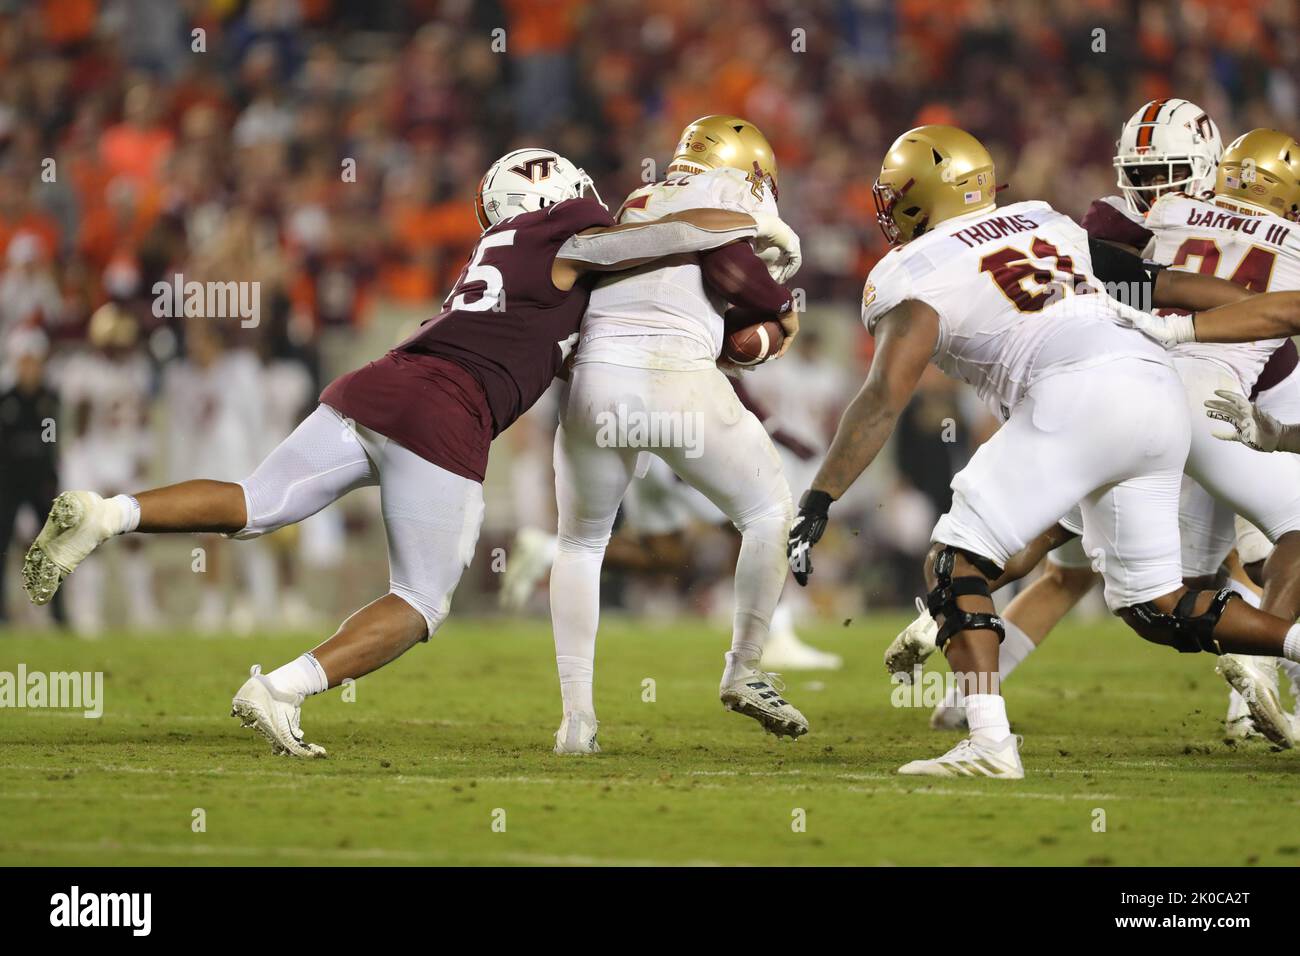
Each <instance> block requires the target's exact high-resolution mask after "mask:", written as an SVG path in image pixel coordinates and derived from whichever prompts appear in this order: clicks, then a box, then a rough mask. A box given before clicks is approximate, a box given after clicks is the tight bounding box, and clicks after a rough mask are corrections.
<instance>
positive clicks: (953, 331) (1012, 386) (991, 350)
mask: <svg viewBox="0 0 1300 956" xmlns="http://www.w3.org/2000/svg"><path fill="white" fill-rule="evenodd" d="M1102 288H1103V286H1102V284H1101V282H1100V281H1099V280H1098V279H1097V278H1096V276H1094V275H1093V272H1092V257H1091V255H1090V254H1089V251H1088V235H1087V233H1085V232H1084V231H1083V229H1082V228H1081V227H1080V226H1078V225H1077V224H1076V223H1075V222H1074V221H1073V220H1072V219H1070V218H1069V217H1068V216H1064V215H1062V214H1061V213H1059V212H1057V211H1056V210H1054V209H1053V208H1052V207H1051V206H1049V205H1048V204H1047V203H1045V202H1037V201H1033V202H1021V203H1015V204H1014V205H1011V206H1005V207H1001V208H993V209H985V210H980V211H978V212H973V213H967V214H966V215H964V216H958V217H956V218H953V219H949V220H946V221H945V222H942V223H940V224H939V225H938V226H936V227H935V228H934V229H933V230H931V231H930V232H927V233H926V234H925V235H923V236H921V237H920V238H918V239H913V240H912V241H911V242H909V243H907V244H906V245H904V246H900V247H899V248H897V249H894V250H892V251H891V252H890V253H889V254H888V255H886V256H885V257H884V258H883V259H881V260H880V262H878V263H877V264H876V267H875V268H874V269H872V270H871V275H870V277H868V279H867V285H866V288H865V289H864V290H863V293H862V320H863V322H865V323H866V325H867V328H868V330H870V331H871V332H873V333H874V332H875V326H876V322H877V321H879V319H880V317H881V316H883V315H884V314H885V313H886V312H888V311H889V310H890V309H892V308H894V306H896V305H898V304H899V303H900V302H903V301H905V300H907V299H916V300H918V301H921V302H924V303H925V304H926V305H928V306H930V308H932V309H934V310H935V312H937V313H938V314H939V341H938V343H937V345H936V347H935V354H934V357H933V361H934V363H935V364H936V365H938V367H939V368H940V369H941V370H943V371H944V372H945V373H947V374H948V375H951V376H952V377H953V378H956V379H959V380H961V381H963V382H966V383H967V384H969V385H972V386H974V388H975V389H976V391H977V392H978V393H979V395H980V398H982V399H983V400H984V401H985V402H986V403H987V404H988V405H989V406H990V407H991V408H992V409H993V410H994V412H995V413H997V414H999V415H1000V417H1003V418H1005V417H1006V415H1007V413H1008V412H1009V411H1010V409H1012V408H1014V407H1015V406H1016V404H1017V403H1018V402H1019V401H1020V399H1021V397H1022V396H1023V394H1024V392H1025V389H1027V388H1028V387H1029V386H1030V385H1032V384H1033V383H1034V381H1036V380H1037V379H1039V378H1042V377H1045V376H1047V375H1049V374H1052V373H1054V372H1057V371H1061V370H1064V369H1067V368H1069V369H1077V368H1081V367H1086V366H1089V365H1099V364H1102V363H1105V362H1109V361H1112V360H1113V359H1115V358H1117V357H1119V356H1136V357H1140V358H1145V359H1150V360H1152V361H1158V362H1162V363H1164V362H1166V361H1167V360H1166V359H1165V357H1164V351H1163V350H1162V349H1161V348H1160V347H1159V346H1157V345H1156V344H1155V343H1153V342H1151V341H1150V340H1148V339H1147V338H1146V337H1145V336H1143V335H1142V334H1141V333H1139V332H1135V331H1133V330H1132V329H1129V328H1124V327H1121V326H1120V325H1119V324H1118V323H1117V322H1116V317H1117V309H1118V308H1119V305H1118V303H1116V302H1115V301H1114V300H1113V299H1111V298H1110V297H1109V296H1107V295H1106V294H1105V293H1104V292H1103V291H1100V290H1101V289H1102Z"/></svg>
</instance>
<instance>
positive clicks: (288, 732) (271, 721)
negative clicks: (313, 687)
mask: <svg viewBox="0 0 1300 956" xmlns="http://www.w3.org/2000/svg"><path fill="white" fill-rule="evenodd" d="M230 716H231V717H238V718H239V722H240V724H241V725H242V726H244V727H252V728H253V729H254V730H256V731H257V732H258V733H259V734H261V735H262V736H263V737H265V738H266V739H267V740H268V741H270V743H271V750H272V752H273V753H277V754H283V755H284V756H287V757H324V756H325V748H324V747H321V746H319V745H318V744H309V743H306V742H304V741H303V738H302V726H301V720H302V696H301V695H300V694H285V693H282V692H281V691H278V690H276V689H275V686H274V685H273V684H272V683H271V681H270V680H269V679H268V678H266V677H265V676H264V675H263V674H262V668H261V667H260V666H259V665H257V664H254V665H253V669H252V670H251V671H249V678H248V680H246V681H244V686H243V687H241V688H239V692H238V693H237V694H235V699H234V700H232V701H231V702H230Z"/></svg>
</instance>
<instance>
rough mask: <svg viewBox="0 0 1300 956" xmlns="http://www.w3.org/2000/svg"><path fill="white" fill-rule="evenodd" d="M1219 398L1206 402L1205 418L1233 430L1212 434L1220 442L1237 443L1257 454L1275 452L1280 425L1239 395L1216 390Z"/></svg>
mask: <svg viewBox="0 0 1300 956" xmlns="http://www.w3.org/2000/svg"><path fill="white" fill-rule="evenodd" d="M1214 394H1215V395H1218V396H1219V397H1218V398H1208V399H1206V400H1205V414H1206V415H1208V416H1209V417H1210V418H1214V419H1217V420H1218V421H1221V422H1227V423H1228V424H1229V425H1231V426H1232V431H1230V432H1215V433H1214V437H1215V438H1219V439H1222V440H1223V441H1239V442H1241V443H1242V444H1243V445H1246V446H1248V447H1250V448H1253V449H1255V450H1256V451H1277V445H1278V440H1279V439H1280V438H1281V437H1282V423H1281V422H1279V421H1278V420H1277V419H1276V418H1274V417H1273V416H1272V415H1270V414H1269V413H1268V412H1266V411H1264V410H1263V409H1262V408H1260V407H1259V406H1258V405H1252V404H1251V402H1250V399H1248V398H1246V396H1245V395H1242V394H1241V393H1240V392H1233V391H1229V390H1228V389H1224V388H1216V389H1215V390H1214Z"/></svg>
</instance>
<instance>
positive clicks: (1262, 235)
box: [1146, 193, 1300, 395]
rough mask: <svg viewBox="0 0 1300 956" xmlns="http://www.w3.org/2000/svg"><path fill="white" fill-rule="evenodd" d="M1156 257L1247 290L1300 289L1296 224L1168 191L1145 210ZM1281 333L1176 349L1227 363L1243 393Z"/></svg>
mask: <svg viewBox="0 0 1300 956" xmlns="http://www.w3.org/2000/svg"><path fill="white" fill-rule="evenodd" d="M1146 225H1147V228H1148V229H1150V230H1151V231H1152V232H1153V233H1155V237H1156V241H1155V254H1154V256H1153V258H1154V259H1155V261H1156V262H1162V263H1166V264H1168V266H1169V268H1171V269H1178V270H1179V271H1182V272H1201V273H1204V274H1205V275H1213V276H1218V277H1219V278H1220V279H1229V280H1231V281H1233V282H1235V283H1237V285H1240V286H1244V287H1245V288H1247V289H1250V290H1251V291H1252V292H1279V291H1291V290H1296V289H1300V224H1297V223H1294V222H1291V221H1290V220H1288V219H1282V218H1281V217H1279V216H1274V215H1271V214H1270V213H1259V214H1250V213H1242V212H1238V211H1237V207H1235V206H1234V207H1233V208H1231V209H1229V208H1225V207H1223V206H1219V205H1216V204H1215V202H1214V201H1213V200H1209V201H1206V200H1200V199H1191V198H1189V197H1187V196H1182V195H1178V194H1173V193H1167V194H1165V195H1164V196H1161V197H1160V199H1159V200H1157V201H1156V202H1155V204H1154V205H1152V207H1151V212H1150V213H1149V214H1148V215H1147V223H1146ZM1284 341H1285V339H1269V340H1268V341H1265V342H1244V343H1241V344H1236V345H1218V344H1208V343H1195V342H1189V343H1187V344H1186V345H1179V346H1177V347H1176V348H1175V349H1174V354H1176V355H1196V356H1199V357H1203V358H1207V359H1210V360H1212V361H1214V362H1217V363H1219V364H1220V365H1222V366H1225V367H1226V368H1228V369H1229V370H1230V371H1231V372H1232V374H1234V375H1235V376H1236V377H1237V378H1238V379H1239V380H1240V382H1241V387H1242V391H1243V392H1245V393H1246V394H1247V395H1249V394H1250V390H1251V389H1252V388H1253V387H1254V385H1255V380H1256V379H1257V378H1259V373H1260V372H1261V371H1262V370H1263V368H1264V363H1265V362H1267V361H1268V357H1269V356H1270V355H1272V354H1273V352H1274V350H1275V349H1276V348H1277V347H1278V346H1279V345H1281V344H1282V343H1283V342H1284Z"/></svg>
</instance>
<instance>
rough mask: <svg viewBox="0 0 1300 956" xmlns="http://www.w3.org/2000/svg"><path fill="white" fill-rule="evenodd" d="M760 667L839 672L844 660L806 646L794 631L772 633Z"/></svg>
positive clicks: (765, 668)
mask: <svg viewBox="0 0 1300 956" xmlns="http://www.w3.org/2000/svg"><path fill="white" fill-rule="evenodd" d="M759 666H760V667H762V668H763V670H766V671H837V670H839V669H840V668H841V667H843V666H844V658H842V657H840V655H838V654H832V653H830V652H829V651H820V650H818V649H817V648H815V647H813V646H812V645H810V644H805V643H804V642H803V641H801V640H800V639H799V635H798V634H796V633H795V632H794V631H784V630H783V631H772V632H771V633H770V634H768V636H767V643H766V644H765V645H763V662H762V664H760V665H759Z"/></svg>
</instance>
